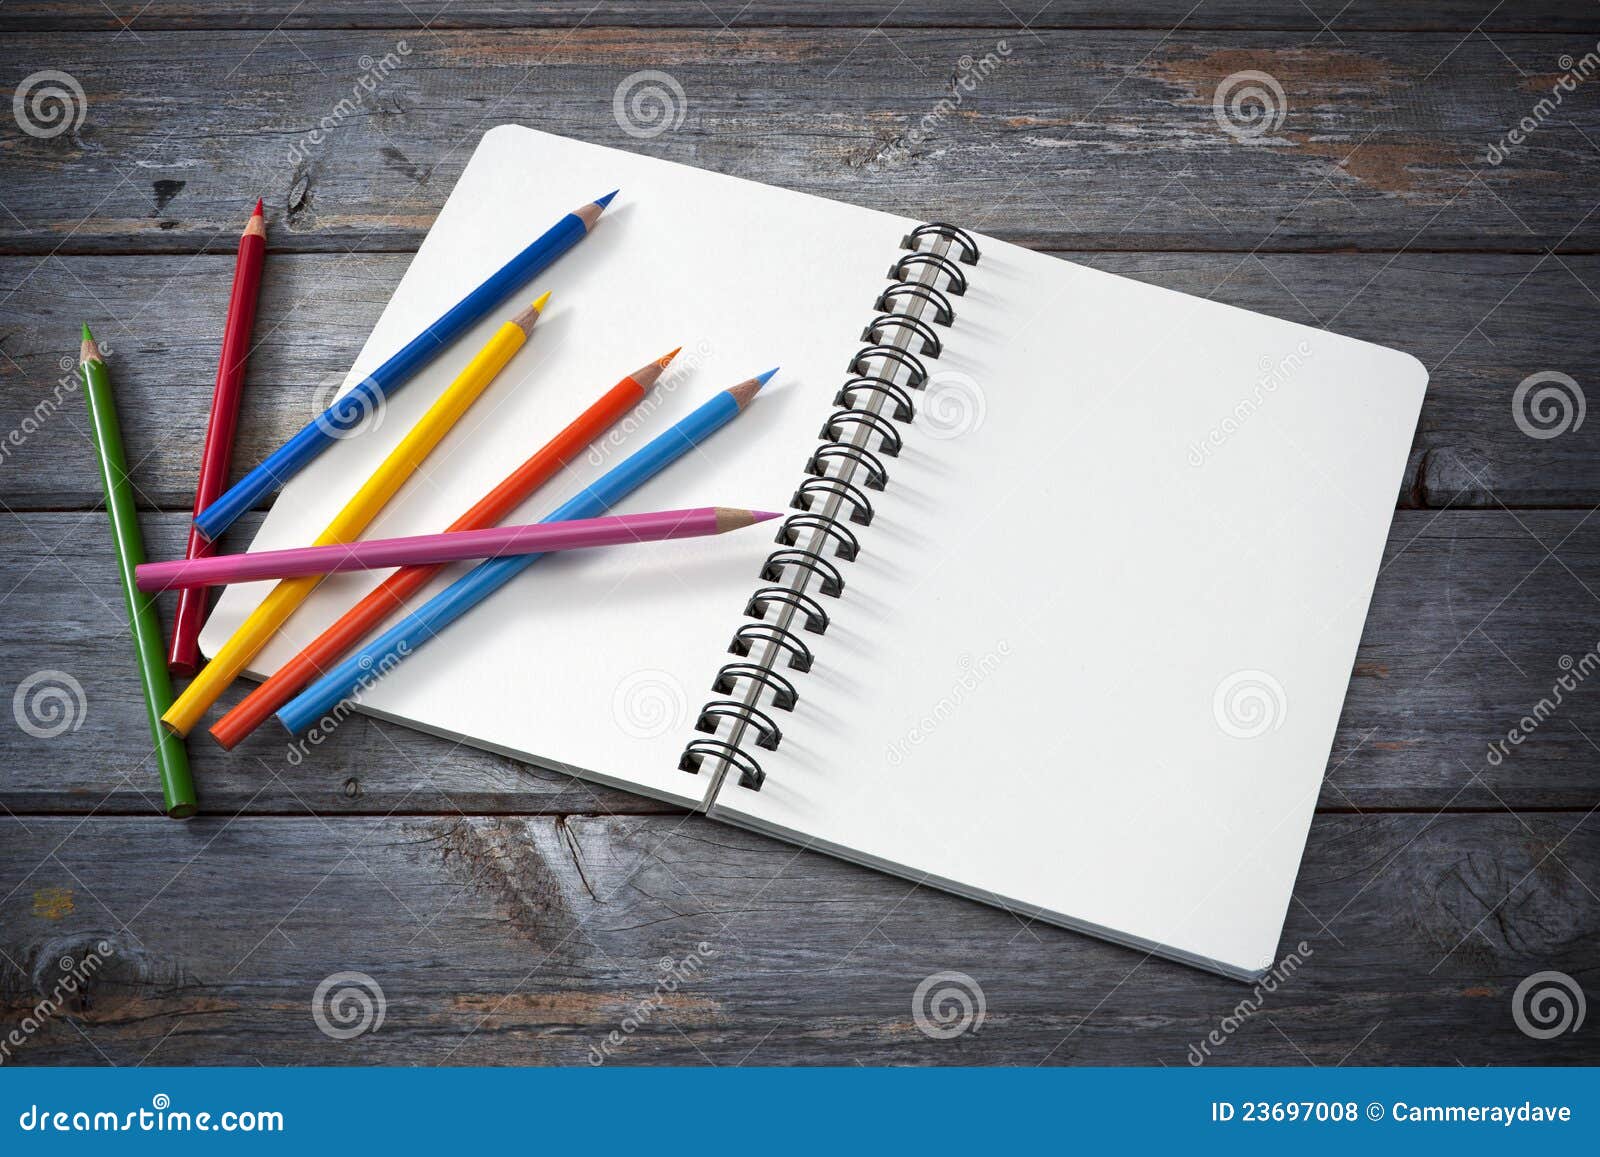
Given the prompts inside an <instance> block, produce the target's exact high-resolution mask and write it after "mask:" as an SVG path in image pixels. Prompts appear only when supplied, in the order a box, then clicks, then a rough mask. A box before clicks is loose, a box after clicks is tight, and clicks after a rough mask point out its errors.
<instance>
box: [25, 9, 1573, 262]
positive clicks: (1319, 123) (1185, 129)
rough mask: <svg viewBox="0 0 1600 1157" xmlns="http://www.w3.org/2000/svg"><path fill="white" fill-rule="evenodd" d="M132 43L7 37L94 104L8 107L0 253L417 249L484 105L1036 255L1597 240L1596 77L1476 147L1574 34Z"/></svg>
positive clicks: (493, 112)
mask: <svg viewBox="0 0 1600 1157" xmlns="http://www.w3.org/2000/svg"><path fill="white" fill-rule="evenodd" d="M127 36H128V34H127V33H126V32H124V33H122V34H121V36H120V37H114V36H113V35H111V34H108V33H97V34H88V35H85V34H79V33H71V34H68V33H54V34H52V33H40V34H32V33H30V34H18V35H15V36H12V37H10V38H9V40H8V52H7V54H6V60H5V61H4V63H3V64H0V83H3V84H4V85H5V86H6V87H7V88H15V87H16V86H17V85H19V84H20V83H21V82H22V81H23V79H24V78H25V77H27V76H29V75H31V74H33V73H34V72H36V71H37V70H41V69H46V68H57V69H64V70H65V71H68V72H70V73H71V74H72V75H73V76H74V77H76V78H77V81H78V83H79V84H80V85H81V86H82V88H83V90H84V93H85V98H86V101H87V108H86V113H85V119H84V120H83V122H82V124H81V125H80V126H79V127H78V128H77V129H76V130H75V131H73V132H70V133H66V134H63V135H60V136H57V137H53V138H50V139H38V138H36V137H34V136H30V135H27V134H25V133H22V132H20V131H14V130H12V129H10V127H9V126H8V128H7V136H6V138H5V141H6V151H5V169H6V182H5V185H6V193H5V197H4V200H5V203H6V205H7V207H8V209H9V213H5V214H0V246H3V247H5V248H7V249H9V250H11V251H16V252H37V253H48V252H52V251H55V250H56V249H58V248H59V247H63V246H65V247H67V249H68V251H73V252H77V251H94V250H115V249H123V250H126V249H127V248H128V247H130V246H136V247H140V248H144V249H149V250H179V251H185V252H192V251H194V250H196V249H200V248H205V247H210V248H221V247H230V246H231V245H232V239H233V237H234V236H235V234H236V232H237V230H238V227H239V226H238V216H239V213H240V206H241V205H245V204H247V202H248V199H249V197H251V196H254V195H255V194H257V193H261V194H264V195H265V196H266V198H267V201H268V203H269V204H270V205H271V206H272V207H273V209H274V212H275V214H277V215H280V216H283V217H285V218H286V220H287V225H288V227H287V228H280V229H279V230H278V231H277V233H276V234H275V239H274V243H275V244H276V245H277V246H279V247H280V248H299V249H322V250H337V251H344V250H347V249H352V248H361V249H390V250H393V249H411V248H414V247H415V245H416V244H417V241H418V239H419V238H420V236H421V235H422V233H423V232H424V231H425V230H426V228H427V225H428V223H429V222H430V221H431V220H432V219H433V216H434V214H435V213H436V212H437V210H438V208H439V205H440V204H441V203H442V201H443V198H444V196H445V194H446V193H447V191H448V190H449V189H450V187H451V186H452V185H453V183H454V181H455V179H456V177H457V176H458V175H459V173H460V171H461V168H462V166H463V165H464V163H465V161H466V158H467V157H468V155H469V154H470V153H471V151H472V146H473V145H474V143H475V142H476V141H477V139H478V137H479V136H480V135H481V134H482V133H483V132H484V131H485V130H486V129H488V128H490V127H491V126H493V125H495V124H497V123H500V122H504V121H519V122H522V123H525V124H528V125H531V126H534V127H536V128H542V129H548V130H551V131H555V132H561V133H565V134H567V135H571V136H577V137H582V138H586V139H589V140H593V141H597V142H600V143H603V144H611V145H616V146H620V147H624V148H629V149H634V150H637V151H643V152H648V153H651V154H653V155H657V156H663V157H667V158H670V159H673V160H677V161H684V162H688V163H691V164H696V165H700V166H703V167H706V168H710V169H714V170H719V171H722V172H727V173H733V174H736V175H739V176H743V177H751V178H755V179H759V180H765V181H769V182H774V183H776V184H780V185H786V186H789V187H791V188H795V189H800V190H804V191H807V192H812V193H818V194H821V195H824V196H830V197H836V198H840V199H843V200H846V201H854V202H858V203H861V204H868V205H873V206H876V207H880V208H889V209H895V210H899V211H902V212H905V213H907V214H909V215H912V216H918V217H928V216H935V217H940V218H946V219H952V220H956V221H960V222H962V223H964V224H968V225H972V226H974V227H977V228H980V229H984V230H989V231H993V232H996V233H998V234H1000V235H1002V236H1004V237H1006V238H1007V239H1010V240H1016V241H1019V242H1022V243H1024V244H1029V245H1033V246H1035V247H1058V248H1073V247H1078V248H1112V249H1174V248H1177V249H1226V250H1243V251H1248V250H1251V249H1254V248H1256V247H1258V246H1265V247H1269V248H1272V249H1304V248H1317V249H1322V248H1328V247H1337V246H1356V247H1363V248H1377V249H1395V248H1399V247H1401V246H1406V247H1422V248H1435V249H1437V248H1470V249H1481V248H1505V247H1517V248H1520V249H1523V250H1530V251H1538V250H1542V249H1544V248H1546V247H1549V246H1553V245H1560V246H1562V247H1564V248H1567V249H1577V250H1581V249H1584V248H1588V249H1593V248H1595V247H1596V246H1597V245H1600V217H1588V218H1586V217H1585V216H1584V214H1585V212H1586V210H1587V208H1588V193H1589V191H1590V190H1592V189H1593V188H1594V187H1595V186H1596V184H1597V183H1600V181H1597V178H1600V150H1596V149H1595V148H1594V147H1593V145H1592V144H1591V143H1590V142H1591V141H1593V140H1597V139H1600V107H1597V106H1600V101H1597V100H1596V97H1595V95H1594V94H1595V92H1596V91H1597V90H1596V89H1595V88H1594V86H1592V85H1579V86H1577V87H1576V89H1575V92H1574V93H1573V94H1572V95H1571V96H1570V97H1566V98H1564V100H1563V103H1562V104H1561V105H1560V107H1559V108H1555V109H1554V110H1553V111H1550V112H1547V113H1545V114H1541V117H1540V119H1541V120H1542V121H1543V123H1542V126H1541V127H1539V128H1537V130H1536V131H1534V132H1533V133H1532V134H1531V136H1530V137H1529V139H1528V141H1527V142H1526V143H1525V144H1524V145H1522V146H1521V147H1517V148H1513V149H1512V150H1511V154H1512V155H1511V156H1510V157H1509V159H1507V160H1506V161H1505V163H1504V164H1501V165H1499V166H1494V165H1489V164H1487V163H1486V162H1485V159H1484V158H1485V156H1486V153H1487V151H1488V149H1489V147H1490V146H1491V145H1492V144H1494V143H1495V142H1497V141H1500V140H1501V139H1502V137H1503V136H1504V134H1505V133H1506V132H1507V131H1508V130H1509V129H1511V128H1512V127H1513V126H1514V125H1515V124H1516V123H1517V122H1518V121H1519V119H1520V118H1523V117H1526V116H1530V115H1532V114H1533V109H1534V106H1535V104H1536V102H1538V101H1539V100H1540V99H1541V98H1542V97H1544V96H1546V95H1548V94H1549V92H1550V90H1551V87H1552V85H1553V84H1554V83H1555V82H1556V81H1557V79H1558V78H1559V77H1560V75H1561V70H1562V68H1563V67H1565V66H1564V65H1563V64H1561V59H1562V58H1563V54H1565V56H1566V57H1568V58H1573V57H1577V58H1581V57H1582V56H1583V54H1584V53H1586V52H1588V51H1590V50H1591V49H1593V48H1594V45H1593V44H1592V43H1591V41H1590V40H1589V39H1588V37H1587V34H1584V35H1577V34H1574V35H1571V36H1554V37H1552V36H1545V35H1528V34H1521V33H1507V34H1503V35H1498V36H1496V37H1494V39H1493V40H1492V41H1491V40H1489V39H1487V38H1486V37H1484V36H1481V35H1474V36H1470V37H1466V38H1463V36H1462V35H1461V34H1459V33H1419V34H1415V35H1409V36H1404V37H1396V36H1394V35H1391V34H1375V33H1350V34H1344V35H1339V36H1338V38H1337V39H1335V38H1334V36H1332V35H1330V34H1328V33H1326V32H1322V31H1320V30H1319V31H1318V32H1317V33H1315V34H1313V33H1311V32H1287V33H1284V32H1279V33H1248V32H1199V33H1188V32H1186V31H1180V32H1179V33H1178V34H1176V35H1172V36H1168V35H1167V34H1166V33H1165V32H1156V31H1149V32H1128V31H1099V30H1096V31H1086V32H1065V31H1046V32H1041V33H1037V34H1033V35H1030V34H1028V33H1023V32H1020V31H1014V30H1013V31H1006V30H1003V29H1002V30H999V31H995V30H982V31H980V30H970V31H923V30H905V31H897V32H895V33H894V34H893V36H892V37H891V36H890V35H889V34H887V33H885V32H883V31H882V30H878V31H875V32H874V31H870V30H866V31H864V30H862V29H849V30H753V31H741V32H738V33H736V34H731V35H729V36H728V38H727V44H726V45H725V46H724V45H721V44H719V45H718V46H717V47H715V48H713V47H712V45H711V44H710V43H709V42H708V38H707V35H706V34H705V33H704V32H689V31H681V30H671V29H659V30H633V29H619V28H589V27H584V28H580V29H577V30H572V29H549V30H543V31H494V32H476V33H474V32H463V31H445V32H429V33H425V34H422V35H410V36H402V35H397V34H396V33H395V32H393V31H388V32H384V31H376V30H371V31H366V30H358V31H339V32H328V31H305V32H296V33H294V34H292V35H291V34H289V33H287V32H284V31H281V30H280V31H278V32H276V33H272V34H270V35H266V36H263V35H261V34H260V33H257V32H222V31H218V32H205V33H182V32H157V33H150V34H144V35H141V37H140V41H141V42H140V43H139V45H138V51H137V52H130V51H128V48H127V44H128V41H127ZM401 40H404V41H405V49H404V50H402V49H401V47H400V43H399V42H400V41H401ZM1001 40H1004V41H1005V44H1006V49H1007V50H1008V52H1009V55H1006V56H1005V57H1004V59H1003V60H1001V59H1000V57H999V56H998V53H999V42H1000V41H1001ZM987 54H997V55H996V60H997V61H998V63H997V64H996V66H995V67H994V68H993V69H992V70H982V69H977V70H976V71H980V72H981V71H987V73H988V74H987V75H986V76H984V77H983V78H982V79H979V80H976V81H975V82H973V83H972V87H971V91H967V90H966V89H965V88H963V87H962V86H960V85H957V83H956V81H957V78H958V77H959V76H960V75H962V62H963V61H967V62H969V65H970V63H971V62H973V61H981V60H983V59H984V57H985V56H986V55H987ZM386 57H388V58H389V59H390V60H391V61H392V62H393V64H392V67H385V66H384V65H383V64H382V62H383V61H384V60H385V58H386ZM373 62H378V63H377V65H376V66H375V65H374V63H373ZM1569 63H1571V60H1569ZM644 70H659V71H665V72H667V73H669V74H670V75H671V76H672V77H673V79H674V81H675V83H676V84H678V85H679V86H681V88H682V90H683V98H682V101H681V102H678V103H677V104H676V107H677V109H678V110H679V111H681V112H682V113H683V117H682V123H681V124H679V125H678V126H677V127H676V128H675V129H673V130H670V131H665V132H663V133H661V134H660V135H658V136H654V137H651V138H641V137H640V136H638V135H630V133H629V132H628V131H626V130H625V128H624V126H623V124H621V123H619V118H618V117H617V115H616V114H615V113H614V111H613V96H614V94H615V92H616V91H617V90H618V88H619V87H620V86H622V85H623V84H624V83H625V82H626V81H627V80H628V79H629V78H630V77H632V76H633V75H634V74H636V73H638V72H641V71H644ZM1246 71H1255V72H1265V73H1267V74H1269V75H1270V76H1271V77H1272V78H1274V80H1275V83H1276V84H1277V85H1278V86H1279V87H1281V89H1282V93H1283V96H1282V98H1281V100H1280V99H1278V98H1277V97H1275V96H1274V97H1271V98H1270V102H1271V104H1272V105H1273V109H1274V112H1281V114H1282V117H1281V121H1277V123H1276V124H1275V126H1274V127H1270V131H1267V132H1265V133H1264V134H1263V135H1260V136H1258V137H1249V132H1250V129H1249V128H1248V127H1247V128H1246V129H1244V130H1243V131H1242V132H1241V131H1235V130H1237V126H1235V125H1234V124H1232V123H1230V122H1228V120H1227V118H1226V117H1223V118H1222V119H1221V120H1219V118H1218V115H1217V112H1216V110H1215V109H1214V108H1213V104H1214V98H1215V97H1216V95H1217V93H1218V91H1219V88H1222V87H1223V83H1224V81H1225V80H1226V79H1227V78H1230V77H1234V76H1235V74H1238V73H1241V72H1246ZM380 74H381V75H380ZM173 77H184V78H186V79H185V82H184V83H183V84H182V85H180V86H177V87H174V85H173V84H172V78H173ZM364 83H365V84H367V85H370V91H369V89H368V88H366V87H363V85H364ZM219 93H221V94H224V95H223V97H222V98H221V99H219V98H218V94H219ZM957 97H959V101H956V98H957ZM942 101H949V102H952V103H951V104H947V105H945V106H942V107H941V104H940V102H942ZM1275 120H1277V118H1276V117H1270V118H1268V119H1267V120H1266V121H1264V122H1262V124H1261V126H1260V127H1262V128H1267V127H1268V126H1271V125H1272V124H1273V122H1274V121H1275ZM629 127H635V126H629ZM637 131H638V129H637V128H636V127H635V132H636V133H637ZM914 133H915V134H917V135H918V139H916V140H912V135H913V134H914ZM1241 136H1245V137H1248V139H1240V138H1241Z"/></svg>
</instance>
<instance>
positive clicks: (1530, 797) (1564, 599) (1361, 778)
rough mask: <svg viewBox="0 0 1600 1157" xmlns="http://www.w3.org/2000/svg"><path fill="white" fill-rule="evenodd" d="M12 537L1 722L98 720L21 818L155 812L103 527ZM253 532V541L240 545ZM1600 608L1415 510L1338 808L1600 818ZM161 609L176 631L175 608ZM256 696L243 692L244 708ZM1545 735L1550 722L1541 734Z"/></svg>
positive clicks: (497, 806) (414, 802)
mask: <svg viewBox="0 0 1600 1157" xmlns="http://www.w3.org/2000/svg"><path fill="white" fill-rule="evenodd" d="M4 517H5V519H6V525H7V526H8V529H9V534H8V539H9V540H10V541H14V542H17V543H19V544H26V545H27V546H28V547H30V548H32V549H30V550H28V551H14V552H7V553H6V554H4V555H0V591H6V592H9V593H8V594H7V596H6V600H5V607H6V610H7V613H8V614H7V621H8V624H9V627H8V630H7V631H6V632H5V633H4V634H3V635H0V670H4V671H5V672H6V677H5V678H4V680H3V681H0V702H9V701H10V699H11V696H12V695H13V694H14V692H15V688H16V686H17V684H18V683H19V682H20V681H21V680H22V679H24V678H26V677H27V676H29V675H31V674H32V673H33V672H35V671H38V670H47V671H64V672H66V673H67V674H69V675H71V676H72V677H73V678H75V679H76V680H78V682H79V683H80V684H81V686H82V687H83V689H84V693H85V698H86V700H87V704H88V706H87V710H86V711H85V713H84V715H83V717H82V722H81V724H80V726H79V727H78V728H77V729H76V730H74V731H70V732H67V733H66V734H63V735H59V736H56V737H54V738H50V739H40V738H35V737H33V736H31V735H29V734H27V733H26V732H24V731H22V730H21V729H20V728H18V727H15V726H13V725H12V720H9V719H7V720H6V721H5V724H6V725H5V726H4V727H3V728H0V764H3V765H4V766H5V767H6V768H7V772H6V776H5V779H4V782H3V784H0V803H3V804H4V806H5V807H6V808H7V809H9V810H10V811H11V812H13V813H15V814H18V815H27V814H36V813H40V812H74V813H85V812H102V813H103V812H106V811H113V812H127V813H133V814H141V815H142V814H146V813H149V812H151V810H152V809H153V808H154V806H155V803H156V802H157V801H156V799H155V797H154V796H153V795H152V792H151V788H152V780H151V776H150V774H149V772H148V769H146V768H143V767H141V766H140V763H139V758H138V757H139V755H140V754H141V753H142V751H143V743H142V735H143V731H142V726H143V724H142V719H143V715H142V708H141V706H140V704H139V700H138V691H137V684H136V683H135V682H134V681H133V680H132V679H131V678H130V677H129V676H130V671H131V667H130V665H129V658H130V657H129V655H127V654H125V651H126V649H127V648H126V645H125V644H126V639H125V638H123V637H122V635H123V630H122V619H123V616H122V614H121V610H120V606H121V604H120V602H119V598H120V596H119V594H118V589H117V586H116V579H115V572H114V570H113V560H112V556H111V552H110V547H109V542H108V541H107V539H106V536H105V535H104V533H103V530H104V527H103V526H102V525H101V518H100V516H99V515H98V514H96V513H94V512H92V511H91V512H86V513H82V514H76V513H74V514H29V515H22V516H20V517H18V516H4ZM144 522H145V528H146V534H147V537H148V540H149V542H150V545H151V550H152V553H153V554H154V555H156V556H157V557H165V556H170V554H171V553H172V552H173V551H175V550H178V549H179V548H180V547H181V544H182V538H181V534H182V531H183V525H184V517H183V516H182V515H174V514H168V515H153V516H146V517H145V520H144ZM254 522H255V520H254V519H253V520H252V523H251V524H250V525H247V526H244V527H242V528H240V532H239V537H240V539H241V540H243V539H245V538H247V537H248V535H249V534H251V533H252V532H253V530H254ZM1597 589H1600V519H1588V517H1587V515H1585V514H1581V513H1573V512H1520V513H1507V512H1499V511H1496V512H1489V511H1482V512H1446V513H1444V514H1442V515H1441V514H1439V513H1436V512H1422V511H1407V512H1402V513H1401V514H1400V515H1399V516H1398V518H1397V519H1396V522H1395V526H1394V529H1393V532H1392V533H1391V535H1390V542H1389V549H1388V552H1387V555H1386V561H1385V565H1384V571H1383V574H1382V577H1381V579H1380V581H1379V584H1378V588H1377V593H1376V596H1375V598H1374V601H1373V605H1372V609H1371V612H1370V614H1369V617H1368V622H1367V628H1366V634H1365V638H1364V640H1363V642H1362V644H1361V648H1360V651H1359V653H1358V655H1357V659H1356V665H1355V670H1354V673H1353V677H1352V680H1351V684H1350V691H1349V694H1348V697H1347V699H1346V705H1345V711H1344V717H1343V721H1342V723H1341V726H1340V728H1339V731H1338V735H1337V738H1336V740H1335V744H1334V750H1333V755H1332V758H1331V760H1330V762H1329V776H1328V781H1327V784H1326V785H1325V787H1324V790H1323V794H1322V799H1321V804H1322V806H1323V807H1325V808H1332V809H1339V810H1346V811H1348V810H1351V809H1360V810H1363V811H1365V810H1369V809H1373V808H1382V809H1393V808H1419V809H1426V810H1430V811H1431V810H1436V809H1439V808H1444V807H1450V808H1455V809H1461V808H1490V809H1494V810H1499V809H1501V808H1503V807H1513V808H1522V807H1567V808H1571V807H1577V808H1580V809H1583V808H1588V807H1590V806H1592V805H1594V804H1595V803H1596V802H1597V801H1600V776H1597V775H1596V772H1595V768H1596V767H1597V766H1600V747H1596V745H1595V744H1596V743H1600V653H1597V649H1600V629H1597V628H1596V627H1595V623H1596V622H1597V615H1596V608H1597V607H1600V596H1597V594H1596V590H1597ZM162 605H163V609H164V611H165V612H166V613H167V614H168V615H170V608H171V596H163V603H162ZM1585 655H1587V656H1588V658H1587V659H1585ZM1563 657H1565V658H1563ZM1564 664H1572V665H1574V667H1573V670H1572V671H1571V672H1570V674H1571V676H1572V677H1574V678H1576V679H1577V686H1576V687H1575V688H1572V689H1570V690H1568V691H1563V692H1561V694H1560V699H1561V702H1560V704H1559V706H1556V707H1555V708H1554V710H1548V709H1541V708H1540V707H1539V704H1540V702H1541V700H1547V699H1550V700H1552V703H1553V698H1552V696H1553V688H1554V687H1555V686H1556V684H1557V682H1558V680H1560V679H1561V678H1562V677H1563V675H1567V674H1569V672H1568V667H1567V666H1565V665H1564ZM1579 676H1581V678H1580V677H1579ZM241 695H242V691H241V690H239V689H235V691H234V692H233V693H232V695H231V696H230V697H229V699H228V702H229V703H230V704H231V703H232V702H235V701H237V699H238V698H239V697H240V696H241ZM1291 707H1292V704H1291ZM1547 707H1548V705H1547ZM1530 715H1537V717H1538V722H1536V723H1535V724H1534V726H1533V727H1532V728H1527V727H1526V726H1525V725H1524V724H1523V723H1522V721H1523V720H1524V718H1525V717H1528V716H1530ZM1514 727H1516V728H1519V729H1521V730H1526V731H1528V732H1529V736H1528V738H1527V739H1526V740H1525V741H1523V740H1519V741H1518V742H1516V743H1511V744H1508V746H1507V751H1506V752H1505V753H1503V754H1501V755H1500V756H1499V757H1498V758H1495V757H1492V756H1491V755H1490V747H1489V745H1490V743H1491V742H1492V741H1495V740H1501V741H1504V740H1505V738H1506V734H1507V732H1508V731H1509V730H1510V729H1512V728H1514ZM130 737H140V739H139V740H138V741H135V740H134V739H130ZM189 749H190V753H191V756H192V759H193V762H194V773H195V782H196V783H197V785H198V787H199V791H200V797H201V805H202V807H203V808H204V809H205V810H206V811H208V812H210V813H212V814H218V813H223V814H231V813H233V812H235V811H239V810H244V811H248V812H275V813H284V812H287V813H293V814H297V815H298V814H303V813H305V812H317V813H324V814H338V813H368V814H374V813H375V814H378V815H384V814H388V813H389V812H391V811H394V810H399V811H402V812H444V813H449V814H456V813H457V812H530V813H532V812H562V811H574V810H576V811H582V812H648V811H662V810H671V809H667V808H665V807H664V806H663V805H657V804H652V803H650V802H649V801H646V800H643V799H642V798H639V797H635V796H632V795H628V794H625V793H622V792H613V791H608V790H606V789H603V788H598V787H590V786H588V785H585V784H584V783H582V782H579V781H574V780H570V779H568V778H567V777H565V776H561V775H558V774H556V773H554V772H549V771H540V770H537V769H532V768H527V767H525V766H523V765H521V764H518V763H515V762H513V761H510V760H506V759H503V758H501V757H498V756H492V755H487V754H484V753H481V752H477V751H473V750H471V749H469V748H466V747H458V746H455V745H452V744H450V743H447V742H445V741H443V740H438V739H431V738H429V737H427V736H422V735H417V734H415V733H413V732H411V731H409V730H407V729H405V728H402V727H396V726H392V725H389V724H384V723H378V722H375V721H372V720H368V719H365V718H360V717H357V718H352V719H351V720H348V721H347V722H345V723H344V724H343V725H342V726H340V727H339V728H338V730H336V731H335V732H334V733H333V735H332V736H331V738H330V739H329V741H328V742H326V743H324V744H323V745H322V746H320V747H318V748H317V749H315V750H312V751H309V752H305V751H300V752H295V751H293V750H292V749H291V748H290V746H289V745H288V743H287V742H286V737H285V735H284V733H283V732H282V731H281V730H280V729H279V728H277V726H276V725H274V724H268V725H267V726H265V727H263V728H262V729H261V730H260V731H258V732H257V733H256V735H254V736H252V737H251V738H250V739H249V740H247V741H246V742H245V743H244V744H241V745H240V746H239V747H238V748H237V749H236V750H235V751H234V752H233V753H231V754H225V753H223V752H222V751H221V750H219V749H218V748H216V747H215V745H213V744H212V743H211V741H210V740H209V739H207V738H206V737H204V736H203V735H200V734H197V735H196V736H195V737H194V738H192V739H191V740H190V744H189ZM107 752H112V753H115V754H114V755H113V756H112V757H111V758H106V756H105V753H107ZM601 770H603V769H601Z"/></svg>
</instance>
